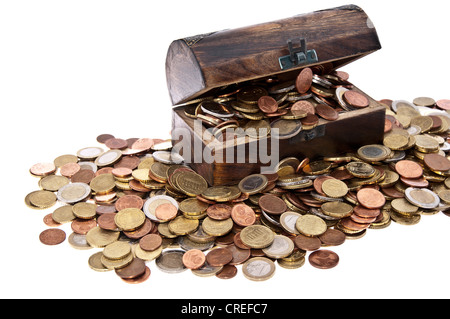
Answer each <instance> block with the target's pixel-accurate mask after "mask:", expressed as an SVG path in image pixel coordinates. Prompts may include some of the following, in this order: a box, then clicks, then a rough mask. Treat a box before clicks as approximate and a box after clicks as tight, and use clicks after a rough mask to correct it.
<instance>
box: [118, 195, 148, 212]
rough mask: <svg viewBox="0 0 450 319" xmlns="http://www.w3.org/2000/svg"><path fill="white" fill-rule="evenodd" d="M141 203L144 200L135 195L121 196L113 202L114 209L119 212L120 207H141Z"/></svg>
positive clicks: (142, 203)
mask: <svg viewBox="0 0 450 319" xmlns="http://www.w3.org/2000/svg"><path fill="white" fill-rule="evenodd" d="M143 205H144V200H143V199H142V198H140V197H139V196H137V195H125V196H122V197H120V198H119V199H118V200H117V201H116V203H115V206H116V209H117V211H118V212H120V211H121V210H122V209H125V208H137V209H141V208H142V206H143Z"/></svg>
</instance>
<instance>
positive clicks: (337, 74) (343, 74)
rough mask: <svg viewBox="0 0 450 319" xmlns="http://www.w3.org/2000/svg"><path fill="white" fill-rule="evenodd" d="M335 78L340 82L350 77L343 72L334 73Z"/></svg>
mask: <svg viewBox="0 0 450 319" xmlns="http://www.w3.org/2000/svg"><path fill="white" fill-rule="evenodd" d="M335 73H336V76H337V77H338V78H339V79H340V80H341V81H347V80H348V79H349V77H350V75H349V74H348V73H347V72H345V71H335Z"/></svg>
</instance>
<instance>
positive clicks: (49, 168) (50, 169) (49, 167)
mask: <svg viewBox="0 0 450 319" xmlns="http://www.w3.org/2000/svg"><path fill="white" fill-rule="evenodd" d="M55 171H56V166H55V164H53V163H37V164H34V165H33V166H31V168H30V173H31V174H33V175H36V176H47V175H50V174H53V173H54V172H55Z"/></svg>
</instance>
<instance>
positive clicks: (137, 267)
mask: <svg viewBox="0 0 450 319" xmlns="http://www.w3.org/2000/svg"><path fill="white" fill-rule="evenodd" d="M145 268H146V266H145V261H143V260H142V259H139V258H133V261H132V262H131V263H130V264H129V265H128V266H125V267H123V268H120V269H116V270H115V272H116V275H117V276H119V277H120V278H122V279H133V278H136V277H139V276H141V275H142V274H144V273H145Z"/></svg>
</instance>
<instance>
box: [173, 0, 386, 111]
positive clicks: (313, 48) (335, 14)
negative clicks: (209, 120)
mask: <svg viewBox="0 0 450 319" xmlns="http://www.w3.org/2000/svg"><path fill="white" fill-rule="evenodd" d="M380 48H381V45H380V42H379V39H378V35H377V32H376V30H375V27H374V26H373V24H372V22H371V20H370V19H369V17H368V16H367V15H366V13H365V12H364V11H363V10H362V9H361V8H359V7H358V6H355V5H347V6H342V7H337V8H332V9H327V10H321V11H315V12H312V13H308V14H301V15H297V16H294V17H291V18H287V19H282V20H277V21H273V22H267V23H262V24H258V25H253V26H249V27H243V28H238V29H231V30H224V31H218V32H212V33H208V34H203V35H197V36H193V37H188V38H184V39H179V40H175V41H173V42H172V43H171V45H170V46H169V49H168V52H167V57H166V78H167V86H168V90H169V94H170V97H171V100H172V104H173V105H177V104H180V103H184V102H187V101H190V100H192V99H194V98H197V97H200V96H204V95H206V94H211V93H212V91H213V90H214V89H217V88H221V87H224V86H227V85H231V84H236V83H243V82H246V81H251V80H256V79H262V78H265V77H270V76H277V77H280V78H281V77H282V78H283V79H285V80H289V79H293V78H295V77H296V76H297V75H298V72H299V70H300V69H302V68H304V67H311V66H315V65H326V66H327V69H328V71H332V70H335V69H337V68H339V67H342V66H343V65H345V64H348V63H350V62H352V61H354V60H357V59H359V58H361V57H363V56H365V55H367V54H370V53H372V52H374V51H376V50H379V49H380Z"/></svg>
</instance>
